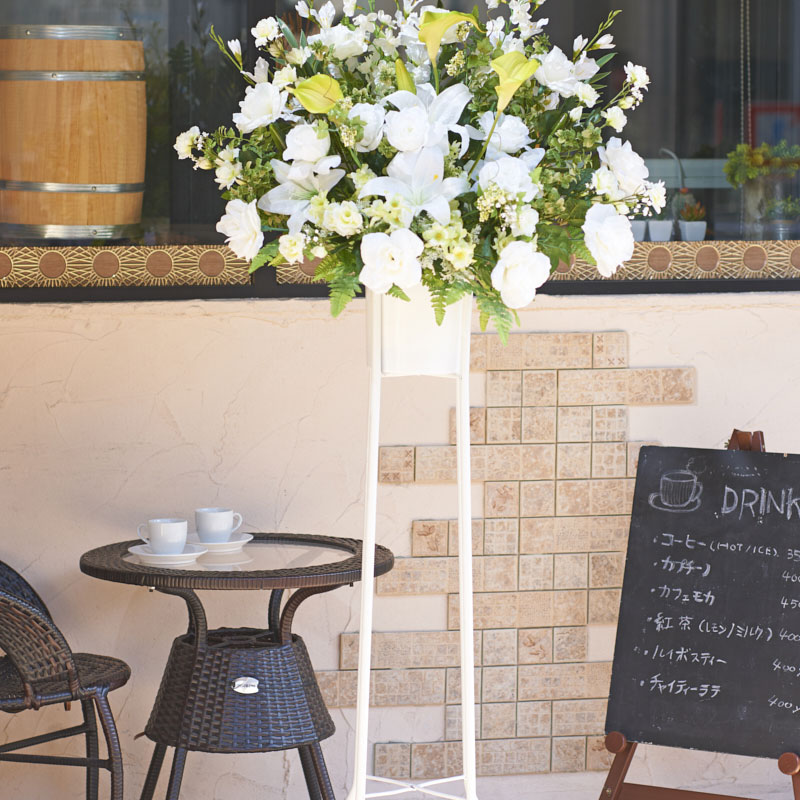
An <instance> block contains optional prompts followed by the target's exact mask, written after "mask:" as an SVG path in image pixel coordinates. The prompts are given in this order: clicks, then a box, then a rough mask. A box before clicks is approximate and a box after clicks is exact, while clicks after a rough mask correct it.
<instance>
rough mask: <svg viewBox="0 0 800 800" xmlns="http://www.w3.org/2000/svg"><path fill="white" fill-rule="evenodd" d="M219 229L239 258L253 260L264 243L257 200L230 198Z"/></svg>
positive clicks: (218, 224) (219, 223)
mask: <svg viewBox="0 0 800 800" xmlns="http://www.w3.org/2000/svg"><path fill="white" fill-rule="evenodd" d="M217 231H218V232H219V233H222V234H224V235H225V236H226V237H227V238H226V239H225V243H226V244H227V245H228V247H230V248H231V250H233V252H234V253H236V255H237V256H238V257H239V258H243V259H245V260H246V261H252V260H253V259H254V258H255V257H256V254H257V253H258V251H259V250H260V249H261V248H262V247H263V245H264V234H263V233H262V232H261V217H260V216H259V214H258V209H257V208H256V201H255V200H253V201H252V202H250V203H245V202H244V200H230V201H229V202H228V204H227V205H226V206H225V214H224V215H223V217H222V219H220V221H219V222H218V223H217Z"/></svg>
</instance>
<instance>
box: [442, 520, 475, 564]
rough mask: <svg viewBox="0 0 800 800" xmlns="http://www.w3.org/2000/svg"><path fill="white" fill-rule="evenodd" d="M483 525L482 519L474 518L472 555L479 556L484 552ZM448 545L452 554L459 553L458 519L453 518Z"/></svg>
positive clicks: (448, 535)
mask: <svg viewBox="0 0 800 800" xmlns="http://www.w3.org/2000/svg"><path fill="white" fill-rule="evenodd" d="M483 525H484V521H483V520H482V519H475V518H473V520H472V555H474V556H479V555H481V553H483ZM447 541H448V547H449V549H450V555H451V556H457V555H458V520H457V519H451V520H450V525H449V529H448V534H447Z"/></svg>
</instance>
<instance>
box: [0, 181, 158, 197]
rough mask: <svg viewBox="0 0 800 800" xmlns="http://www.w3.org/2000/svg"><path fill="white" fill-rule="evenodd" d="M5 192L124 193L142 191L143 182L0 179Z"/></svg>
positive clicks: (0, 184) (0, 185) (1, 187)
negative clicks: (69, 181) (54, 181)
mask: <svg viewBox="0 0 800 800" xmlns="http://www.w3.org/2000/svg"><path fill="white" fill-rule="evenodd" d="M2 190H5V191H7V192H80V193H81V194H126V193H129V192H143V191H144V184H143V183H53V182H52V181H6V180H2V179H0V191H2Z"/></svg>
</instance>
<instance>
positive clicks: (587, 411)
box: [558, 406, 592, 442]
mask: <svg viewBox="0 0 800 800" xmlns="http://www.w3.org/2000/svg"><path fill="white" fill-rule="evenodd" d="M591 440H592V409H591V407H589V406H559V409H558V441H559V442H590V441H591Z"/></svg>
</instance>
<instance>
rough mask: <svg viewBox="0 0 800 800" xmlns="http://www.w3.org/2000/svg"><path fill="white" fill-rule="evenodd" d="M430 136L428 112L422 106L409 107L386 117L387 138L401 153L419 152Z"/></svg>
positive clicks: (391, 112) (392, 112) (390, 113)
mask: <svg viewBox="0 0 800 800" xmlns="http://www.w3.org/2000/svg"><path fill="white" fill-rule="evenodd" d="M427 136H428V112H427V111H426V110H425V109H424V108H423V107H422V106H409V107H408V108H404V109H403V110H402V111H390V112H389V113H388V114H387V115H386V138H387V139H388V140H389V144H390V145H391V146H392V147H395V148H397V149H398V150H400V151H401V152H407V151H410V150H419V149H420V147H422V146H423V145H424V144H425V140H426V138H427Z"/></svg>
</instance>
